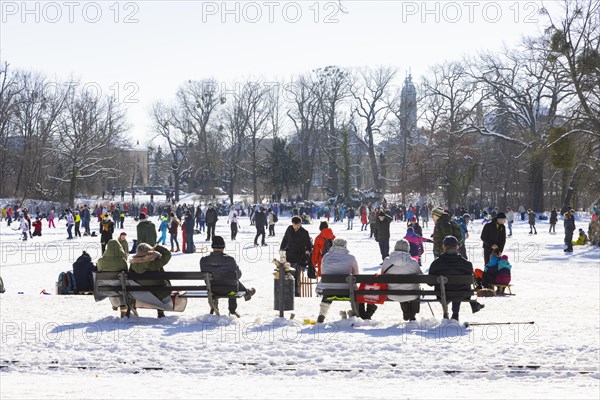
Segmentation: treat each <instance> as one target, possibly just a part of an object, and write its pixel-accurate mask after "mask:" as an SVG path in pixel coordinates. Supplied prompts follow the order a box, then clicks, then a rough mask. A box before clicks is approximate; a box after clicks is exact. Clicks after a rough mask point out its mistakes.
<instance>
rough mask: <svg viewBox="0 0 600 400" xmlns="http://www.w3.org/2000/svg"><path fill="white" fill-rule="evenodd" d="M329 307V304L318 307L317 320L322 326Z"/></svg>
mask: <svg viewBox="0 0 600 400" xmlns="http://www.w3.org/2000/svg"><path fill="white" fill-rule="evenodd" d="M329 307H331V304H329V303H321V305H320V306H319V317H318V318H317V322H318V323H320V324H322V323H323V322H324V321H325V317H326V316H327V312H328V311H329Z"/></svg>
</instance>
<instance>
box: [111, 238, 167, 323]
mask: <svg viewBox="0 0 600 400" xmlns="http://www.w3.org/2000/svg"><path fill="white" fill-rule="evenodd" d="M117 244H119V243H118V242H117ZM119 246H121V245H120V244H119ZM170 260H171V252H170V251H169V250H168V249H167V248H166V247H163V246H161V245H156V246H154V247H152V246H150V245H149V244H147V243H140V244H138V246H137V251H136V253H135V255H134V256H133V257H131V259H130V260H129V263H130V267H129V269H130V270H131V271H132V272H136V273H138V274H143V273H145V272H165V270H164V266H165V265H167V264H168V263H169V261H170ZM136 282H137V283H138V284H140V285H141V286H165V285H166V286H170V283H169V281H165V280H138V281H136ZM146 293H151V295H150V296H147V295H146ZM134 297H135V298H136V301H137V300H141V301H143V302H144V303H148V304H151V305H154V306H156V307H157V310H156V311H157V313H158V318H162V317H164V316H165V312H164V310H162V309H165V310H172V309H173V299H172V298H171V290H169V289H168V288H166V289H161V290H157V291H154V292H137V293H136V294H135V296H134ZM161 308H162V309H161Z"/></svg>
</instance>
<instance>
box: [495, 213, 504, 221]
mask: <svg viewBox="0 0 600 400" xmlns="http://www.w3.org/2000/svg"><path fill="white" fill-rule="evenodd" d="M496 219H506V214H504V213H503V212H499V213H498V215H496Z"/></svg>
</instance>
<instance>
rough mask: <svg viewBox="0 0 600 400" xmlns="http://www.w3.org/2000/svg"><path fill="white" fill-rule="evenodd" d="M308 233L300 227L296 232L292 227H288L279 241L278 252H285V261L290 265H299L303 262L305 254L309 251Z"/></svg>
mask: <svg viewBox="0 0 600 400" xmlns="http://www.w3.org/2000/svg"><path fill="white" fill-rule="evenodd" d="M311 247H312V246H311V243H310V236H309V235H308V231H307V230H306V229H304V228H303V227H300V229H298V231H297V232H296V231H295V230H294V227H293V226H292V225H290V226H288V228H287V230H286V231H285V235H284V236H283V240H282V241H281V246H279V249H280V250H285V252H286V259H287V261H289V262H291V263H300V262H302V261H303V260H305V259H306V258H305V253H306V251H307V250H310V249H311Z"/></svg>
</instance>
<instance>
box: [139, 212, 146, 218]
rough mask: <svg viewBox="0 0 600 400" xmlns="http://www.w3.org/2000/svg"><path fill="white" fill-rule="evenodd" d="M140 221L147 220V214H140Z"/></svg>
mask: <svg viewBox="0 0 600 400" xmlns="http://www.w3.org/2000/svg"><path fill="white" fill-rule="evenodd" d="M138 219H146V214H144V213H143V212H141V213H140V215H139V217H138Z"/></svg>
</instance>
